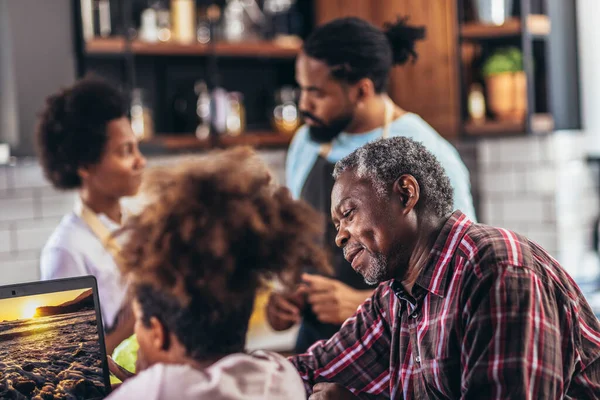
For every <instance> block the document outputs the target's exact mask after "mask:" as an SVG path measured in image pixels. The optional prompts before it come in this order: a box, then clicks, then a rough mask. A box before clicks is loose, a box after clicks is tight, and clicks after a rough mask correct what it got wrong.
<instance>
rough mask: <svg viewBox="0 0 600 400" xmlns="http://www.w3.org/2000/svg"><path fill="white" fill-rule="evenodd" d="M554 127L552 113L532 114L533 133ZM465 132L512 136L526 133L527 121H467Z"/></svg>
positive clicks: (474, 134) (531, 128) (470, 134)
mask: <svg viewBox="0 0 600 400" xmlns="http://www.w3.org/2000/svg"><path fill="white" fill-rule="evenodd" d="M553 129H554V119H553V118H552V115H550V114H543V113H540V114H533V115H532V116H531V127H530V130H531V132H532V133H545V132H550V131H552V130H553ZM463 130H464V132H465V133H466V134H467V135H469V136H510V135H520V134H525V133H526V130H525V121H523V122H514V121H495V120H486V121H485V122H483V123H474V122H467V123H465V126H464V129H463Z"/></svg>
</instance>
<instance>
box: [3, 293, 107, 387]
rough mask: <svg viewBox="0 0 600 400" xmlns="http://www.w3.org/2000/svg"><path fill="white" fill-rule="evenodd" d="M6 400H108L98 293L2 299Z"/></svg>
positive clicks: (56, 294) (52, 294) (51, 294)
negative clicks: (99, 333) (97, 303)
mask: <svg viewBox="0 0 600 400" xmlns="http://www.w3.org/2000/svg"><path fill="white" fill-rule="evenodd" d="M0 360H1V362H0V399H5V398H11V399H12V398H14V399H20V398H27V399H32V398H43V399H45V398H54V399H59V398H60V399H63V398H65V399H67V398H73V399H102V398H104V397H105V396H106V388H105V386H104V377H103V369H102V366H103V362H104V360H103V358H102V352H101V351H100V342H99V335H98V321H97V320H96V310H95V306H94V297H93V291H92V289H78V290H69V291H64V292H57V293H47V294H40V295H33V296H23V297H13V298H8V299H0Z"/></svg>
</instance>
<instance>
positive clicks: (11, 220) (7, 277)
mask: <svg viewBox="0 0 600 400" xmlns="http://www.w3.org/2000/svg"><path fill="white" fill-rule="evenodd" d="M260 154H261V156H262V157H263V158H264V160H265V161H266V162H267V163H268V164H269V165H270V166H271V168H272V169H273V171H274V173H275V175H276V179H277V180H278V181H279V182H284V175H283V174H284V164H285V151H283V150H273V151H262V152H260ZM182 157H186V156H181V157H176V156H172V157H160V158H151V159H150V160H149V165H151V166H152V165H157V164H165V163H176V162H178V161H180V160H181V158H182ZM187 157H189V156H187ZM74 199H75V193H73V192H59V191H57V190H54V189H53V188H52V187H51V186H50V185H49V184H48V183H47V182H46V180H45V179H44V177H43V175H42V171H41V169H40V167H39V166H38V165H37V164H36V161H35V160H23V161H21V162H19V163H18V164H17V165H16V166H12V167H9V166H0V285H4V284H9V283H18V282H26V281H32V280H38V279H39V269H38V264H39V256H40V251H41V249H42V247H43V246H44V243H45V242H46V240H47V239H48V237H49V236H50V234H51V233H52V231H53V230H54V228H55V227H56V225H57V224H58V223H59V221H60V218H61V217H62V216H63V215H64V214H66V213H68V212H70V211H71V210H72V208H73V201H74ZM133 202H135V199H133ZM131 203H132V200H130V204H131Z"/></svg>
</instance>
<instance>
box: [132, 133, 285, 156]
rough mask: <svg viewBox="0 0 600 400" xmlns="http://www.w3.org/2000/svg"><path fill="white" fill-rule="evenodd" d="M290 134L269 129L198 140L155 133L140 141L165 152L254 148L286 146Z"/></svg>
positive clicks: (193, 137) (143, 144)
mask: <svg viewBox="0 0 600 400" xmlns="http://www.w3.org/2000/svg"><path fill="white" fill-rule="evenodd" d="M292 137H293V136H292V135H282V134H278V133H276V132H270V131H249V132H246V133H243V134H242V135H240V136H221V137H218V138H216V139H204V140H199V139H197V138H196V136H194V134H192V133H190V134H185V133H182V134H165V133H163V134H157V135H156V136H155V137H154V138H152V139H151V140H149V141H144V142H142V143H140V146H141V147H142V149H143V148H145V147H146V148H152V149H160V150H163V151H166V152H182V151H197V150H210V149H215V148H227V147H235V146H251V147H255V148H287V146H288V145H289V144H290V142H291V140H292Z"/></svg>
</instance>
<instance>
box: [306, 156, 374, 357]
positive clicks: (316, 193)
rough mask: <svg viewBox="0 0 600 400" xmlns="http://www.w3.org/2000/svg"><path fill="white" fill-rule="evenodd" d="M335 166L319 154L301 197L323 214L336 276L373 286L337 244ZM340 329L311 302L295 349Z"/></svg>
mask: <svg viewBox="0 0 600 400" xmlns="http://www.w3.org/2000/svg"><path fill="white" fill-rule="evenodd" d="M334 166H335V164H334V163H331V162H329V161H327V160H326V159H325V158H324V157H323V156H321V155H319V156H318V157H317V160H316V161H315V164H314V165H313V167H312V169H311V170H310V173H309V174H308V177H307V178H306V181H305V182H304V186H303V187H302V192H301V193H300V198H301V199H302V200H304V201H306V202H307V203H308V204H310V205H311V206H312V207H313V208H315V209H316V210H317V211H319V212H320V213H322V214H323V216H324V221H325V236H324V238H323V239H324V243H323V245H324V246H325V248H326V249H327V250H328V253H329V255H330V259H331V265H332V266H333V269H334V275H333V278H335V279H337V280H338V281H341V282H343V283H345V284H346V285H348V286H350V287H352V288H355V289H358V290H367V289H373V288H374V286H369V285H367V284H366V283H365V280H364V278H363V277H362V276H361V275H360V274H359V273H357V272H355V271H354V270H353V269H352V266H351V265H350V263H349V262H348V261H346V259H345V258H344V253H343V251H342V249H340V248H339V247H337V246H336V245H335V236H336V231H335V227H334V226H333V223H332V222H331V190H332V189H333V184H334V179H333V175H332V174H333V168H334ZM306 272H308V273H314V272H315V271H312V270H310V269H307V270H306ZM339 328H340V325H332V324H323V323H321V322H319V320H318V319H317V317H316V315H315V314H314V313H313V312H312V309H311V307H310V305H309V304H308V305H307V307H306V308H305V309H304V310H303V319H302V325H301V326H300V332H299V334H298V340H297V341H296V349H295V350H296V352H297V353H301V352H305V351H306V349H307V348H308V347H309V346H311V345H312V344H313V343H315V342H316V341H318V340H322V339H329V338H330V337H331V336H333V334H334V333H336V332H337V331H338V330H339Z"/></svg>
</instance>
